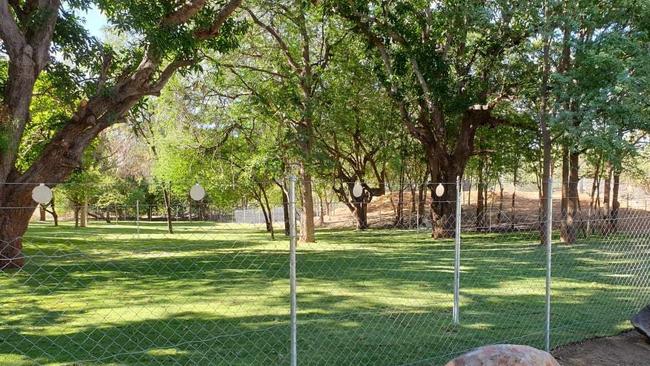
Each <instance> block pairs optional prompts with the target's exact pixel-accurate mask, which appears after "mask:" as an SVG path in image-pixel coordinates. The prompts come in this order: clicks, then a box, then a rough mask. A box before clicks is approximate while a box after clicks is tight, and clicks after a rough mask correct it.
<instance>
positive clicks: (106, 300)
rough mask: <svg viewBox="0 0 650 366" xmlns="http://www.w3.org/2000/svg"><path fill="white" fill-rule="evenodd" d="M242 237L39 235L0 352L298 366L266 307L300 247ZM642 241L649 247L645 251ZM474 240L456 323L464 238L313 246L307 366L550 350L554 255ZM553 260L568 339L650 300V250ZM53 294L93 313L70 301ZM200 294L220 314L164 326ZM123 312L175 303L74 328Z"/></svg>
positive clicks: (305, 324)
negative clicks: (509, 346)
mask: <svg viewBox="0 0 650 366" xmlns="http://www.w3.org/2000/svg"><path fill="white" fill-rule="evenodd" d="M119 230H122V229H119ZM238 230H241V234H242V235H241V236H238V235H237V232H233V231H228V232H227V233H225V232H224V233H222V234H221V233H219V232H217V233H214V232H210V233H209V234H206V235H205V237H203V238H197V239H196V240H192V241H191V242H190V241H189V240H187V239H183V238H174V237H165V238H161V239H146V240H144V241H143V240H142V238H134V237H133V236H132V235H130V234H124V235H123V237H124V240H121V241H120V242H117V243H116V242H115V241H114V239H111V238H110V237H111V235H112V237H115V232H114V231H112V230H110V229H106V228H102V229H101V233H102V235H109V237H108V238H104V239H102V235H99V236H98V237H78V236H76V237H72V238H65V237H63V236H62V237H61V239H57V240H53V239H51V238H39V237H38V235H36V234H38V233H36V234H34V235H32V236H30V237H31V238H32V239H30V240H32V243H33V244H34V245H33V246H32V247H31V248H30V246H31V245H29V244H30V243H29V242H28V243H27V244H28V246H26V247H27V253H28V254H30V253H31V254H32V255H31V256H30V258H29V259H30V260H29V261H28V264H27V266H26V268H25V269H24V270H22V271H19V272H17V273H3V274H1V275H2V276H4V277H0V283H2V285H3V287H4V288H6V289H7V291H8V295H7V296H6V297H4V298H3V299H0V303H2V307H3V309H9V310H5V311H2V312H0V316H1V318H2V328H1V329H2V330H0V337H2V339H3V341H2V342H0V353H10V354H18V355H24V356H26V357H28V358H29V359H34V360H36V361H37V362H40V363H48V362H63V363H66V362H73V361H76V360H84V359H90V360H97V359H102V360H101V361H96V362H90V363H87V364H89V365H108V364H111V363H112V364H119V365H143V364H201V365H203V364H206V365H211V364H229V365H230V364H242V365H244V364H246V365H248V364H286V363H287V362H288V361H287V358H286V357H287V352H286V350H287V348H288V326H287V325H286V321H287V319H286V315H267V316H263V315H261V314H264V313H269V314H270V313H275V314H286V313H288V309H289V304H288V250H287V249H288V248H287V246H286V245H284V244H286V243H282V242H278V243H277V245H276V243H272V245H270V246H269V241H268V240H267V239H266V238H265V237H264V233H260V232H257V231H254V232H251V231H250V230H243V229H238ZM131 232H132V231H131ZM119 233H122V231H119ZM393 234H394V235H393ZM120 235H121V234H120ZM628 245H631V244H628ZM634 245H635V246H634V249H635V251H639V250H641V252H640V253H650V251H647V250H646V249H647V247H645V246H644V245H647V244H644V243H638V245H636V244H634ZM462 248H463V252H462V261H461V263H462V273H461V283H462V290H461V305H462V307H461V320H462V323H461V327H460V328H456V327H453V326H452V325H451V293H452V289H453V288H452V281H453V273H452V265H453V243H452V242H451V241H449V240H445V241H432V240H421V237H420V236H419V235H417V234H415V235H414V234H413V233H409V232H404V231H399V232H396V233H393V232H392V231H386V230H377V231H374V230H370V231H366V232H352V231H327V232H324V233H320V232H319V243H316V244H312V245H302V244H301V245H300V246H299V248H298V250H299V252H298V286H299V287H298V288H299V293H298V305H299V310H300V316H299V322H300V325H299V337H300V338H299V339H300V343H301V348H300V349H301V356H300V358H301V364H313V365H320V364H325V363H327V364H342V365H343V364H368V365H370V364H372V365H381V364H399V363H406V362H407V361H409V362H410V361H414V362H415V361H417V360H421V359H424V360H429V361H431V362H429V364H431V363H434V364H436V363H441V362H443V361H444V360H443V358H444V357H443V356H444V355H450V354H452V355H453V354H454V352H461V351H463V350H466V349H468V348H471V347H475V346H479V345H482V344H486V343H494V342H499V341H504V340H506V341H507V340H514V341H516V340H520V341H521V342H516V343H527V344H532V345H535V346H538V347H539V346H541V344H540V343H539V342H541V339H543V333H540V332H542V329H543V328H542V327H543V319H544V296H543V295H544V287H543V286H544V276H545V264H544V260H545V249H544V248H542V247H540V246H538V245H536V238H533V237H532V236H531V235H529V234H526V233H515V234H471V235H470V234H468V235H466V236H464V238H463V247H462ZM644 250H646V251H645V252H644ZM555 253H556V254H555V256H554V259H555V260H556V267H554V268H556V271H555V272H554V281H555V282H554V283H555V284H557V286H556V287H555V288H554V293H555V296H554V300H553V314H554V319H556V320H557V323H559V324H558V325H557V328H556V329H557V334H556V336H555V338H554V341H555V342H564V340H567V341H570V340H576V339H575V337H582V338H584V337H588V336H593V335H599V334H602V335H606V334H607V333H608V332H615V329H618V328H617V327H618V326H619V325H620V323H621V321H623V320H624V318H625V316H626V314H627V313H629V311H630V309H632V308H633V306H635V305H636V304H638V303H639V302H641V301H643V299H644V298H647V295H648V294H649V293H650V292H648V281H643V280H642V281H639V274H638V273H637V274H636V275H635V273H636V272H634V271H635V270H637V272H638V269H639V268H642V266H643V265H644V264H645V265H647V264H646V263H647V260H648V259H647V256H646V255H636V256H631V255H629V253H627V251H626V248H625V247H617V246H612V245H611V240H610V241H609V242H605V241H599V240H597V238H596V239H594V238H591V239H590V241H586V240H585V241H581V242H579V243H578V244H576V245H574V246H571V247H560V248H558V250H556V252H555ZM640 266H641V267H640ZM630 288H631V289H633V290H634V291H628V290H629V289H630ZM45 299H50V300H51V299H60V301H61V302H63V303H66V301H72V300H77V301H80V302H82V303H84V306H82V307H81V308H69V309H64V310H60V309H58V308H57V307H56V306H53V305H52V304H51V303H47V304H44V303H43V302H44V301H45ZM405 299H406V300H407V301H404V300H405ZM120 302H123V303H122V304H120ZM193 302H197V303H200V304H203V305H205V304H210V306H212V307H213V309H214V311H211V310H210V309H209V306H208V309H207V310H205V309H206V308H205V306H204V308H203V310H205V312H187V313H185V314H184V315H178V314H177V315H175V316H173V317H169V318H165V317H163V318H162V319H160V317H161V316H163V315H164V314H166V313H167V312H170V313H171V312H174V309H177V310H178V309H179V308H181V307H182V306H184V305H186V303H190V304H191V303H193ZM118 305H120V306H123V307H124V306H126V307H127V308H128V307H130V306H133V308H134V309H136V308H141V309H144V311H145V312H146V311H148V309H151V308H154V307H155V308H158V309H163V310H164V311H162V314H157V315H156V314H154V315H155V316H154V319H146V320H137V319H135V320H133V321H119V319H118V320H106V321H104V322H100V323H99V324H96V325H88V326H79V325H76V328H73V327H70V326H69V324H68V322H69V320H70V319H71V318H74V317H80V318H82V319H83V316H84V315H86V313H93V312H101V311H104V312H110V311H111V310H112V309H111V306H118ZM228 307H231V308H232V309H233V311H232V312H228V311H224V309H225V308H228ZM75 309H76V310H75ZM278 309H280V311H278ZM283 311H286V313H285V312H283ZM16 313H20V316H17V315H16ZM242 314H246V315H249V314H250V316H244V315H242ZM554 324H555V323H554ZM59 325H60V326H61V329H58V328H57V326H59ZM276 325H277V327H276ZM48 327H49V328H51V329H46V328H48ZM264 327H269V328H268V330H264V329H262V328H264ZM258 328H259V329H258ZM276 328H277V329H276ZM278 329H279V330H278ZM39 330H42V332H41V333H42V334H39V333H38V332H39ZM62 333H65V334H62ZM238 334H241V335H238ZM540 334H541V335H540ZM215 337H217V338H215ZM582 338H578V339H582ZM554 344H556V343H554ZM557 344H559V343H557ZM2 357H3V356H1V355H0V361H1V360H2ZM449 358H451V357H449ZM447 359H448V358H447ZM432 360H435V362H434V361H432ZM438 361H440V362H438ZM427 362H428V361H424V363H423V364H427ZM0 363H2V362H0Z"/></svg>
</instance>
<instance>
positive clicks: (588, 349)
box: [552, 330, 650, 366]
mask: <svg viewBox="0 0 650 366" xmlns="http://www.w3.org/2000/svg"><path fill="white" fill-rule="evenodd" d="M552 353H553V356H555V358H556V359H557V360H558V362H560V364H561V365H562V366H647V365H649V364H650V342H648V339H647V338H646V337H644V336H642V335H641V334H640V333H639V332H637V331H636V330H632V331H627V332H624V333H621V334H619V335H616V336H613V337H605V338H594V339H589V340H586V341H582V342H577V343H572V344H568V345H566V346H562V347H559V348H557V349H555V350H554V351H553V352H552Z"/></svg>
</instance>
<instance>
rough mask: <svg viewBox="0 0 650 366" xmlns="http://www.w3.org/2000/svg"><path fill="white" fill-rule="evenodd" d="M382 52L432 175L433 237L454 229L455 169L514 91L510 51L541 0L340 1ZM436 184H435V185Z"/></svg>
mask: <svg viewBox="0 0 650 366" xmlns="http://www.w3.org/2000/svg"><path fill="white" fill-rule="evenodd" d="M333 3H334V6H335V9H336V10H337V11H338V12H339V13H340V14H341V15H342V16H343V17H345V18H347V19H349V20H350V21H351V22H352V23H353V25H354V27H355V29H356V31H357V32H358V33H359V34H361V35H363V37H364V38H365V40H366V42H367V44H368V46H369V47H370V48H371V49H373V50H374V51H375V54H376V55H377V56H378V65H377V68H376V70H377V74H378V76H379V78H380V80H381V81H382V82H383V83H384V85H385V86H386V88H387V90H388V91H389V93H390V95H391V97H392V99H393V101H394V103H395V104H396V105H397V107H398V109H399V111H400V115H401V119H402V122H403V123H404V125H405V126H406V128H407V129H408V131H409V132H410V133H411V135H412V136H413V137H415V138H416V139H417V140H418V141H419V142H420V143H421V144H422V146H423V149H424V152H425V156H426V160H427V164H428V166H429V171H430V174H431V177H432V181H433V182H436V184H437V183H442V184H445V186H446V188H447V189H445V193H444V194H443V195H442V196H441V197H438V196H436V195H435V194H432V197H433V200H432V203H431V215H432V217H431V219H432V223H433V233H432V235H433V236H434V237H446V236H450V235H453V227H454V223H453V218H454V210H455V205H454V204H453V201H454V200H455V197H456V188H455V182H456V177H458V176H462V175H463V172H464V169H465V165H466V164H467V161H468V159H469V158H470V156H471V155H472V152H473V150H474V136H475V134H476V131H477V129H478V128H480V127H481V126H493V125H497V124H501V123H504V122H505V121H504V120H503V119H502V118H500V117H499V115H498V114H497V113H495V112H496V110H497V109H498V104H499V102H501V101H502V100H503V98H504V97H506V96H508V95H509V94H510V87H511V85H510V83H511V82H512V80H508V79H507V78H505V77H504V75H505V74H504V73H503V70H505V69H507V68H508V66H507V58H508V56H509V55H510V54H511V53H512V52H516V50H517V47H518V46H519V45H520V44H521V43H522V42H524V41H525V40H526V39H527V37H528V36H530V32H531V21H532V20H534V14H535V8H534V7H533V6H530V5H528V6H522V5H521V3H515V2H505V3H502V2H492V1H490V2H483V1H464V2H442V3H436V5H435V6H432V5H431V4H430V3H428V2H386V1H333ZM436 184H433V186H432V187H431V188H432V189H435V185H436Z"/></svg>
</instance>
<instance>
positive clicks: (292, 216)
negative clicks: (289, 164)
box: [289, 175, 298, 366]
mask: <svg viewBox="0 0 650 366" xmlns="http://www.w3.org/2000/svg"><path fill="white" fill-rule="evenodd" d="M296 226H297V222H296V176H294V175H291V176H290V177H289V235H290V241H289V287H290V296H291V366H297V365H298V344H297V342H298V338H297V336H296V335H297V330H298V329H297V328H298V327H297V299H296V241H297V239H298V236H297V234H296Z"/></svg>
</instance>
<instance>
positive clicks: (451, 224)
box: [430, 175, 456, 239]
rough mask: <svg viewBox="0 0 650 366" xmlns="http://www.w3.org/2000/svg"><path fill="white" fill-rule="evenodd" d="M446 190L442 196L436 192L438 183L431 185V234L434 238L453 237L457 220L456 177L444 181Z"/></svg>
mask: <svg viewBox="0 0 650 366" xmlns="http://www.w3.org/2000/svg"><path fill="white" fill-rule="evenodd" d="M442 184H443V185H444V187H445V192H444V193H443V195H442V196H441V197H438V196H437V195H436V193H435V190H436V185H437V184H436V183H434V184H432V185H431V187H430V188H431V197H432V199H431V225H432V233H431V236H432V237H433V238H434V239H440V238H453V237H454V233H455V225H456V224H455V222H456V178H455V175H452V178H448V179H445V180H444V181H442Z"/></svg>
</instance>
